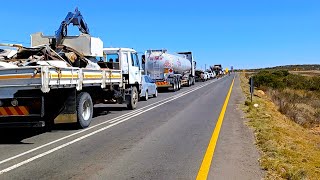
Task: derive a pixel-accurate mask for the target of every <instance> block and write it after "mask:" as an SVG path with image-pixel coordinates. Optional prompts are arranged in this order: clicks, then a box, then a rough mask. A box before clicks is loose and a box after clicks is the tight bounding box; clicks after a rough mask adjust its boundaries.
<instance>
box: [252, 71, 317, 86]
mask: <svg viewBox="0 0 320 180" xmlns="http://www.w3.org/2000/svg"><path fill="white" fill-rule="evenodd" d="M253 80H254V85H255V86H256V87H258V88H260V87H262V86H266V87H269V88H272V89H284V88H291V89H296V90H307V91H320V77H317V76H314V77H306V76H302V75H298V74H290V73H289V72H288V71H286V70H277V71H260V72H258V73H257V74H256V75H254V76H253Z"/></svg>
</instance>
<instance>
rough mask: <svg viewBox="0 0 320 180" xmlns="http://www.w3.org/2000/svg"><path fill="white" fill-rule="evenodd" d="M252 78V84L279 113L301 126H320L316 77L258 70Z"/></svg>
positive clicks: (319, 85) (318, 79) (319, 81)
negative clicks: (266, 97)
mask: <svg viewBox="0 0 320 180" xmlns="http://www.w3.org/2000/svg"><path fill="white" fill-rule="evenodd" d="M252 77H253V80H254V85H255V86H256V87H258V88H259V89H263V90H264V91H265V92H267V94H268V96H269V97H270V98H271V99H272V101H273V102H274V103H275V104H276V105H277V106H278V107H279V111H280V112H281V113H282V114H285V115H286V116H287V117H289V118H290V119H292V120H293V121H295V122H296V123H298V124H300V125H302V126H303V127H308V128H309V127H313V126H315V125H318V124H319V123H320V111H319V109H320V77H318V76H314V77H306V76H302V75H298V74H290V73H289V72H288V71H285V70H277V71H260V72H258V73H257V74H255V75H254V76H252Z"/></svg>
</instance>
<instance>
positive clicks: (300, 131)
mask: <svg viewBox="0 0 320 180" xmlns="http://www.w3.org/2000/svg"><path fill="white" fill-rule="evenodd" d="M241 87H242V89H243V91H244V93H245V95H246V97H247V98H248V100H249V85H248V79H247V78H246V77H245V76H244V74H241ZM256 92H257V91H256ZM253 100H254V102H253V103H256V104H259V107H258V108H255V107H253V106H252V103H250V102H248V101H247V102H246V103H245V104H246V105H243V107H242V108H243V110H244V111H245V113H246V115H247V118H248V119H249V121H248V125H249V126H250V127H252V128H253V129H254V131H255V137H256V144H257V146H258V147H259V149H260V150H261V159H260V164H261V166H262V167H263V169H265V170H266V171H267V175H266V179H320V136H319V135H317V134H316V133H315V132H314V130H310V129H306V128H303V127H302V126H300V125H298V124H297V123H295V122H293V121H292V120H290V119H289V118H288V117H286V116H285V115H283V114H281V113H280V112H279V111H278V107H277V106H276V105H275V104H274V103H273V102H272V101H271V99H269V98H268V96H266V95H261V94H260V95H259V94H256V96H254V99H253Z"/></svg>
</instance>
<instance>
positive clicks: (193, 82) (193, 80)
mask: <svg viewBox="0 0 320 180" xmlns="http://www.w3.org/2000/svg"><path fill="white" fill-rule="evenodd" d="M195 84H196V79H195V78H194V77H193V78H192V85H195Z"/></svg>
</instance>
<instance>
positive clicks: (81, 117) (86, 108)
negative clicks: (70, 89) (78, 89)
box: [77, 92, 93, 129]
mask: <svg viewBox="0 0 320 180" xmlns="http://www.w3.org/2000/svg"><path fill="white" fill-rule="evenodd" d="M92 115H93V103H92V99H91V96H90V94H89V93H86V92H82V93H80V94H79V95H78V96H77V117H78V122H77V125H78V126H79V127H80V128H82V129H84V128H87V127H88V126H89V125H90V123H91V121H92Z"/></svg>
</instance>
